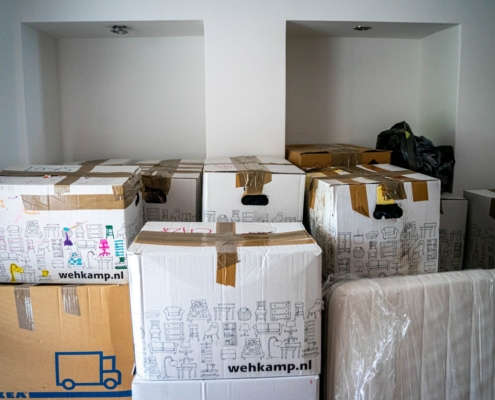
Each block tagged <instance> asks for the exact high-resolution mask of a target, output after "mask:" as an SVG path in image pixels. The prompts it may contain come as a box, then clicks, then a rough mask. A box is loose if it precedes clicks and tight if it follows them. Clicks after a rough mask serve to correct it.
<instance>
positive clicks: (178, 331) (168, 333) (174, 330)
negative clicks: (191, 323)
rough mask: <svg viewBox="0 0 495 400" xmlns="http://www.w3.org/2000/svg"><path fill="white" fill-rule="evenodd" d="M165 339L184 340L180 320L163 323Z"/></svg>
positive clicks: (168, 340) (169, 340)
mask: <svg viewBox="0 0 495 400" xmlns="http://www.w3.org/2000/svg"><path fill="white" fill-rule="evenodd" d="M164 326H165V340H166V341H167V342H171V341H173V340H184V326H183V324H182V322H171V323H165V324H164Z"/></svg>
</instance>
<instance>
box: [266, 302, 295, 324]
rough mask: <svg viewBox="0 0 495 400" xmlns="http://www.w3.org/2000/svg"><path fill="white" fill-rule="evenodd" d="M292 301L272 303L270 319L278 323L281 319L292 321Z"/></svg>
mask: <svg viewBox="0 0 495 400" xmlns="http://www.w3.org/2000/svg"><path fill="white" fill-rule="evenodd" d="M290 311H291V307H290V301H285V302H277V303H270V319H271V320H272V321H278V320H280V319H285V320H289V319H290Z"/></svg>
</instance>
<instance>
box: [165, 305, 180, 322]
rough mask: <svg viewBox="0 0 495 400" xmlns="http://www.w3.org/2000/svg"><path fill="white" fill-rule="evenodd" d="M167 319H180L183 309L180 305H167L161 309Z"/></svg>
mask: <svg viewBox="0 0 495 400" xmlns="http://www.w3.org/2000/svg"><path fill="white" fill-rule="evenodd" d="M163 313H164V314H165V317H166V318H167V321H180V320H182V315H183V314H184V310H183V309H182V308H180V307H167V308H165V309H164V310H163Z"/></svg>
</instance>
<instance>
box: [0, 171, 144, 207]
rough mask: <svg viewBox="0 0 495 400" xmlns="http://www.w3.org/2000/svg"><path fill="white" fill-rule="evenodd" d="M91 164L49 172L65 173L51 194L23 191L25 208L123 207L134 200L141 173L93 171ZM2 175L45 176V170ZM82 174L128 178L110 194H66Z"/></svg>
mask: <svg viewBox="0 0 495 400" xmlns="http://www.w3.org/2000/svg"><path fill="white" fill-rule="evenodd" d="M93 167H94V166H92V165H91V166H82V167H81V168H80V169H79V170H77V171H75V172H63V171H62V172H58V171H57V172H52V173H50V174H49V175H51V176H66V178H64V179H62V180H61V181H60V182H58V183H57V184H55V185H54V192H55V194H54V195H22V196H21V197H22V201H23V204H24V208H25V210H28V211H49V210H106V209H124V208H127V207H129V205H131V204H132V202H133V201H134V198H135V196H136V193H138V192H139V190H140V188H141V177H140V175H137V174H134V173H130V172H94V171H92V169H93ZM0 175H1V176H23V177H26V176H45V175H47V173H46V171H6V170H4V171H1V172H0ZM82 177H93V178H128V179H127V181H126V182H125V183H124V185H123V186H113V187H112V192H113V194H95V195H92V194H83V195H71V194H69V190H70V185H71V184H72V183H74V182H76V181H77V180H78V179H79V178H82Z"/></svg>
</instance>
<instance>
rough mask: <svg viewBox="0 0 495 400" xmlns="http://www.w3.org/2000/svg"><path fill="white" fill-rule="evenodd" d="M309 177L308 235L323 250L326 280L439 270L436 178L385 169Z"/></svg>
mask: <svg viewBox="0 0 495 400" xmlns="http://www.w3.org/2000/svg"><path fill="white" fill-rule="evenodd" d="M310 177H311V182H310V184H309V185H308V187H309V189H308V196H307V198H308V205H307V207H308V215H309V219H310V230H311V234H312V236H313V237H314V238H315V239H316V241H317V242H318V244H319V245H320V246H321V247H322V249H323V253H324V257H323V260H324V261H323V264H324V266H323V272H324V274H325V276H327V275H328V274H336V275H343V274H348V273H351V274H355V275H357V276H360V277H377V276H389V275H415V274H423V273H429V272H437V271H438V240H439V235H438V228H439V222H440V181H439V180H438V179H436V178H432V177H429V176H426V175H422V174H419V173H416V172H413V171H409V170H405V169H403V168H400V167H396V166H393V165H389V164H380V165H358V166H354V167H334V168H329V169H328V170H326V171H324V172H319V173H314V174H311V175H310Z"/></svg>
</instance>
